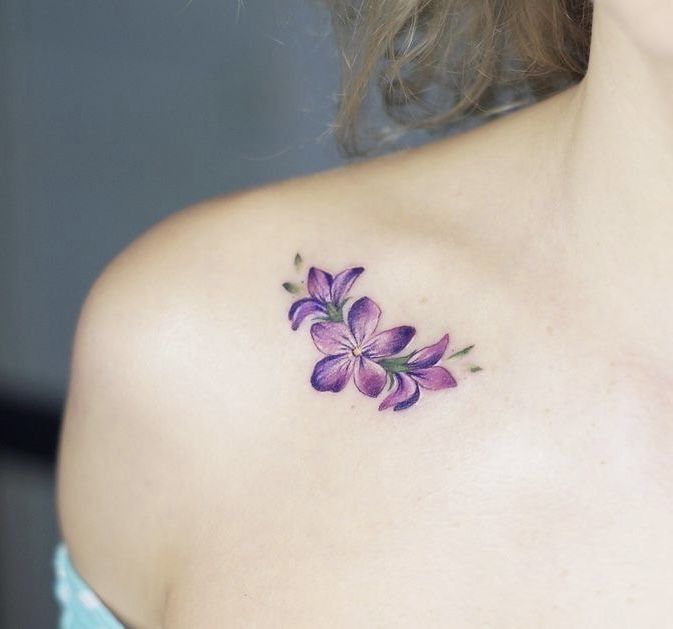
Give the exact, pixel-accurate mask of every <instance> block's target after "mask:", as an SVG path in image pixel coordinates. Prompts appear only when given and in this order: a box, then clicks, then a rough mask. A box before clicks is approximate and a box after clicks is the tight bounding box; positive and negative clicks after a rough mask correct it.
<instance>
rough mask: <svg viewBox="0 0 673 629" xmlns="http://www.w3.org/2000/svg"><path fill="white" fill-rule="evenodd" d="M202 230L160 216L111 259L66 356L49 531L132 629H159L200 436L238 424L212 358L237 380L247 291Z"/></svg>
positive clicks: (227, 385)
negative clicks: (227, 359) (57, 530)
mask: <svg viewBox="0 0 673 629" xmlns="http://www.w3.org/2000/svg"><path fill="white" fill-rule="evenodd" d="M225 205H226V203H225ZM203 221H204V219H203V216H201V215H200V214H199V212H181V213H177V214H175V215H172V216H171V217H169V218H168V219H165V220H164V221H162V222H161V223H160V224H157V225H156V226H154V227H153V228H152V229H150V230H149V231H148V232H146V233H145V234H143V235H142V236H141V237H140V238H138V239H137V240H136V241H134V242H133V243H132V244H131V245H130V246H129V247H127V248H126V249H125V250H124V251H123V252H122V253H121V254H120V255H118V256H117V257H116V258H115V259H114V260H113V261H111V262H110V263H109V264H108V266H107V267H106V268H105V270H104V271H103V273H102V274H101V275H100V276H99V277H98V279H97V280H96V282H95V283H94V284H93V286H92V287H91V289H90V291H89V293H88V295H87V297H86V299H85V301H84V304H83V306H82V308H81V312H80V316H79V320H78V324H77V328H76V333H75V338H74V343H73V347H72V356H71V369H70V380H69V387H68V393H67V399H66V406H65V412H64V417H63V427H62V432H61V438H60V443H59V450H58V466H57V508H58V515H59V522H60V527H61V531H62V534H63V537H64V540H65V541H66V543H67V544H68V546H69V548H70V550H71V553H72V557H73V561H74V563H75V565H76V567H77V568H78V569H79V570H80V571H81V573H82V575H83V577H84V578H85V580H87V581H88V582H89V583H90V584H91V585H92V587H94V589H95V590H97V591H98V593H99V594H100V595H101V598H102V599H103V601H104V602H105V601H107V603H108V604H109V605H110V606H111V607H112V608H113V609H117V610H121V612H124V613H125V615H126V617H127V619H128V621H129V623H130V624H131V623H132V624H133V625H134V626H146V625H156V624H158V618H159V615H160V614H161V612H162V607H163V599H164V596H165V594H166V589H167V587H168V579H169V577H170V574H171V567H170V565H169V564H170V562H171V560H172V556H173V549H174V544H175V541H176V540H178V539H179V538H180V537H181V535H182V533H181V530H182V528H181V527H183V526H185V525H186V523H187V522H188V519H189V518H188V513H189V509H190V502H192V501H196V500H197V499H198V493H199V489H198V488H199V485H200V484H199V482H198V478H199V474H201V471H202V470H203V469H205V464H203V465H202V463H203V459H204V456H205V455H204V453H203V448H202V444H203V443H204V438H203V436H204V432H205V433H206V434H207V435H208V438H213V437H214V435H213V430H215V431H218V430H219V431H221V433H222V434H223V435H226V434H227V433H228V432H230V429H231V426H232V425H233V424H234V423H235V420H236V416H237V410H236V403H235V401H234V400H235V398H234V396H233V395H232V392H233V391H234V390H235V389H236V388H237V387H238V386H239V385H238V383H237V382H236V377H231V374H229V377H224V376H225V375H226V365H225V364H224V363H223V362H222V361H218V357H224V356H226V355H227V354H228V355H229V356H231V357H236V356H238V357H237V358H236V360H237V362H238V364H239V365H241V369H242V370H243V371H244V370H245V365H244V356H241V354H240V353H238V349H237V348H238V347H239V346H240V344H241V343H242V342H243V339H245V335H246V334H247V332H246V329H247V326H248V323H247V322H246V317H242V316H241V308H240V307H239V306H236V307H233V306H232V305H231V303H230V302H232V301H234V302H235V301H237V300H240V299H241V294H242V292H243V291H242V287H243V286H244V283H245V280H244V278H241V277H240V276H238V275H237V274H231V273H227V272H226V267H227V265H231V259H230V257H231V256H232V254H235V252H232V250H231V249H229V251H227V250H226V247H215V246H214V244H215V242H216V236H214V235H213V234H212V230H208V229H206V228H205V223H204V222H203ZM226 232H227V230H226V229H225V230H224V232H223V233H222V235H223V236H224V235H226ZM223 244H224V243H223ZM223 270H225V273H222V272H223ZM218 273H219V274H220V275H221V277H220V278H219V281H217V280H215V279H214V277H215V275H216V274H218ZM248 283H249V282H248ZM225 294H226V295H228V299H226V298H225ZM243 310H246V309H243ZM214 320H218V322H219V323H220V325H219V326H216V325H213V323H214ZM239 410H240V409H239ZM206 423H207V424H208V426H209V428H208V429H205V430H204V424H206ZM211 429H212V430H211ZM225 441H226V439H225V440H224V441H222V442H221V443H222V446H221V448H220V452H222V453H224V451H225V450H224V443H225Z"/></svg>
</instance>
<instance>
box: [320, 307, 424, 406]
mask: <svg viewBox="0 0 673 629" xmlns="http://www.w3.org/2000/svg"><path fill="white" fill-rule="evenodd" d="M380 316H381V309H380V308H379V307H378V306H377V305H376V304H375V303H374V302H373V301H372V300H371V299H369V297H361V298H360V299H358V300H357V301H356V302H354V303H353V305H352V306H351V308H350V310H349V311H348V325H346V323H335V322H324V323H323V322H320V323H314V324H313V325H312V326H311V336H312V337H313V342H314V343H315V346H316V347H317V348H318V349H319V350H320V351H321V352H322V353H323V354H327V357H326V358H323V359H322V360H320V361H319V362H318V363H317V364H316V366H315V368H314V369H313V374H312V375H311V384H312V385H313V388H314V389H317V390H318V391H334V392H337V391H341V390H342V389H343V388H344V387H345V386H346V384H347V383H348V381H349V379H350V377H351V374H352V375H353V380H354V381H355V386H356V387H357V388H358V389H359V390H360V391H361V392H362V393H364V394H365V395H369V396H370V397H376V396H377V395H378V394H379V393H381V391H382V390H383V387H384V386H385V384H386V380H387V378H388V376H387V372H386V370H385V369H384V368H383V367H382V366H381V365H379V364H378V363H377V362H375V361H377V360H380V359H383V358H386V357H388V356H392V355H393V354H396V353H397V352H399V351H401V350H402V349H403V348H404V347H406V345H407V344H408V343H409V341H410V340H411V337H412V336H413V335H414V334H415V333H416V330H415V329H414V328H412V327H411V326H408V325H402V326H399V327H397V328H392V329H390V330H385V331H384V332H379V333H378V334H376V333H375V332H376V328H377V326H378V323H379V317H380Z"/></svg>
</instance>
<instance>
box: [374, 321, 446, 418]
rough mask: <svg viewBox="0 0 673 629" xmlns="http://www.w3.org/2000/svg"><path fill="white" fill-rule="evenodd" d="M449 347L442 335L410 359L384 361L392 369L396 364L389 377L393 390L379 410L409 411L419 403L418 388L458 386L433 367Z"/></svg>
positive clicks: (444, 372)
mask: <svg viewBox="0 0 673 629" xmlns="http://www.w3.org/2000/svg"><path fill="white" fill-rule="evenodd" d="M448 344H449V335H448V334H445V335H444V336H443V337H442V338H441V339H440V340H439V341H438V342H437V343H435V344H434V345H429V346H428V347H424V348H423V349H420V350H418V351H417V352H413V353H412V354H411V355H410V356H409V357H405V358H403V359H398V360H397V361H396V359H394V358H393V359H390V360H389V361H386V362H389V363H391V367H392V363H393V362H396V363H397V364H395V366H394V373H392V374H391V377H392V378H394V382H395V384H396V387H395V390H394V391H393V392H392V393H391V394H390V395H388V397H386V398H385V399H384V400H383V402H381V404H380V405H379V410H380V411H383V410H385V409H387V408H390V407H391V406H392V407H393V410H395V411H401V410H403V409H405V408H409V407H410V406H411V405H412V404H415V403H416V402H418V399H419V398H420V396H421V390H420V388H419V386H420V387H423V388H424V389H433V390H436V389H447V388H449V387H455V386H457V384H458V383H457V382H456V380H455V378H454V377H453V376H452V375H451V374H450V373H449V371H448V370H447V369H445V368H444V367H439V366H437V365H436V364H435V363H437V362H439V360H440V359H441V358H442V356H444V352H446V348H447V346H448ZM384 364H385V363H384Z"/></svg>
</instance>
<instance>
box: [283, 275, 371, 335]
mask: <svg viewBox="0 0 673 629" xmlns="http://www.w3.org/2000/svg"><path fill="white" fill-rule="evenodd" d="M363 271H364V268H363V267H361V266H356V267H353V268H350V269H346V270H345V271H341V273H338V274H337V275H336V276H335V277H332V275H331V274H329V273H327V272H325V271H322V270H321V269H317V268H316V267H314V266H312V267H311V268H310V269H309V271H308V281H307V287H308V293H309V295H310V297H305V298H304V299H299V300H298V301H295V302H294V303H293V304H292V306H290V312H289V313H288V317H289V319H290V321H291V323H292V329H293V330H296V329H297V328H298V327H299V326H300V324H301V322H302V321H303V320H304V319H305V318H306V317H308V316H309V315H322V316H323V318H325V319H327V320H328V321H343V320H344V319H343V307H344V303H345V301H346V295H347V294H348V291H349V290H350V289H351V287H352V286H353V282H355V280H356V279H357V278H358V276H359V275H360V273H362V272H363Z"/></svg>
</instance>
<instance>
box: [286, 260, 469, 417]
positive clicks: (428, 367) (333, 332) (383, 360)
mask: <svg viewBox="0 0 673 629" xmlns="http://www.w3.org/2000/svg"><path fill="white" fill-rule="evenodd" d="M294 264H295V268H296V269H297V270H300V268H301V264H302V258H301V256H300V255H299V254H297V255H296V256H295V260H294ZM363 271H364V268H363V267H361V266H358V267H351V268H348V269H345V270H344V271H341V272H340V273H337V274H336V275H335V276H332V275H331V274H330V273H328V272H326V271H323V270H322V269H318V268H316V267H311V268H310V269H309V271H308V276H307V279H306V282H305V285H306V290H307V291H308V295H309V296H308V297H302V298H300V299H298V300H297V301H295V302H294V303H293V304H292V305H291V306H290V310H289V312H288V318H289V320H290V326H291V328H292V329H293V330H297V329H298V328H299V326H300V325H301V323H302V322H303V321H304V319H306V318H307V317H312V318H313V323H312V324H311V327H310V334H311V338H312V339H313V343H314V344H315V347H316V349H317V350H318V351H319V352H321V353H322V354H324V357H323V358H322V359H321V360H319V361H318V362H317V363H316V365H315V367H314V368H313V373H312V374H311V378H310V382H311V386H312V387H313V388H314V389H315V390H316V391H332V392H334V393H337V392H339V391H342V390H343V389H344V388H345V386H346V385H347V384H348V382H349V381H350V380H351V377H352V379H353V382H354V384H355V387H356V388H357V389H358V391H360V392H361V393H363V394H364V395H366V396H368V397H372V398H376V397H378V396H379V395H380V394H381V392H382V391H383V389H384V388H385V387H386V383H388V389H389V390H391V389H392V391H391V392H390V393H389V394H388V395H387V396H386V397H385V398H384V399H383V401H382V402H381V403H380V404H379V407H378V408H379V410H380V411H383V410H386V409H389V408H392V409H393V410H394V411H401V410H403V409H406V408H409V407H410V406H413V405H414V404H415V403H416V402H418V400H419V399H420V397H421V390H422V389H425V390H428V391H437V390H439V389H448V388H452V387H456V386H457V385H458V383H457V381H456V379H455V378H454V376H453V375H452V374H451V372H450V371H449V370H448V369H447V368H446V367H443V366H440V365H438V364H437V363H439V362H440V361H441V360H442V359H443V358H444V354H445V353H446V350H447V348H448V345H449V335H448V334H445V335H444V336H443V337H442V338H441V339H440V340H439V341H437V342H436V343H435V344H433V345H429V346H427V347H423V348H421V349H417V350H413V351H411V352H410V353H408V354H405V355H399V354H400V352H402V350H404V349H405V348H406V347H407V345H408V344H409V343H410V341H411V339H412V338H413V336H414V335H415V334H416V329H415V328H414V327H412V326H410V325H401V326H397V327H394V328H390V329H388V330H383V331H380V332H379V331H377V329H378V325H379V319H380V317H381V308H380V307H379V306H378V304H376V302H374V301H373V300H372V299H370V298H369V297H360V298H359V299H357V300H356V301H354V302H353V303H352V305H351V306H350V308H349V309H348V312H347V313H345V314H344V308H345V306H346V303H347V302H348V301H349V299H350V297H349V296H348V293H349V291H350V290H351V288H352V287H353V284H354V283H355V280H356V279H357V278H358V277H359V276H360V274H361V273H362V272H363ZM302 284H304V282H302ZM283 287H284V288H285V289H286V290H287V291H288V292H290V293H292V294H297V293H300V292H302V291H303V290H304V289H303V287H302V286H301V285H299V284H297V283H292V282H285V283H284V284H283ZM473 347H474V346H473V345H471V346H469V347H467V348H465V349H463V350H460V351H458V352H455V353H453V354H451V355H450V356H449V357H448V359H451V358H455V357H459V356H465V355H466V354H468V353H469V351H470V350H471V349H472V348H473ZM477 371H481V368H480V367H476V366H474V365H473V366H472V367H470V372H471V373H475V372H477Z"/></svg>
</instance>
